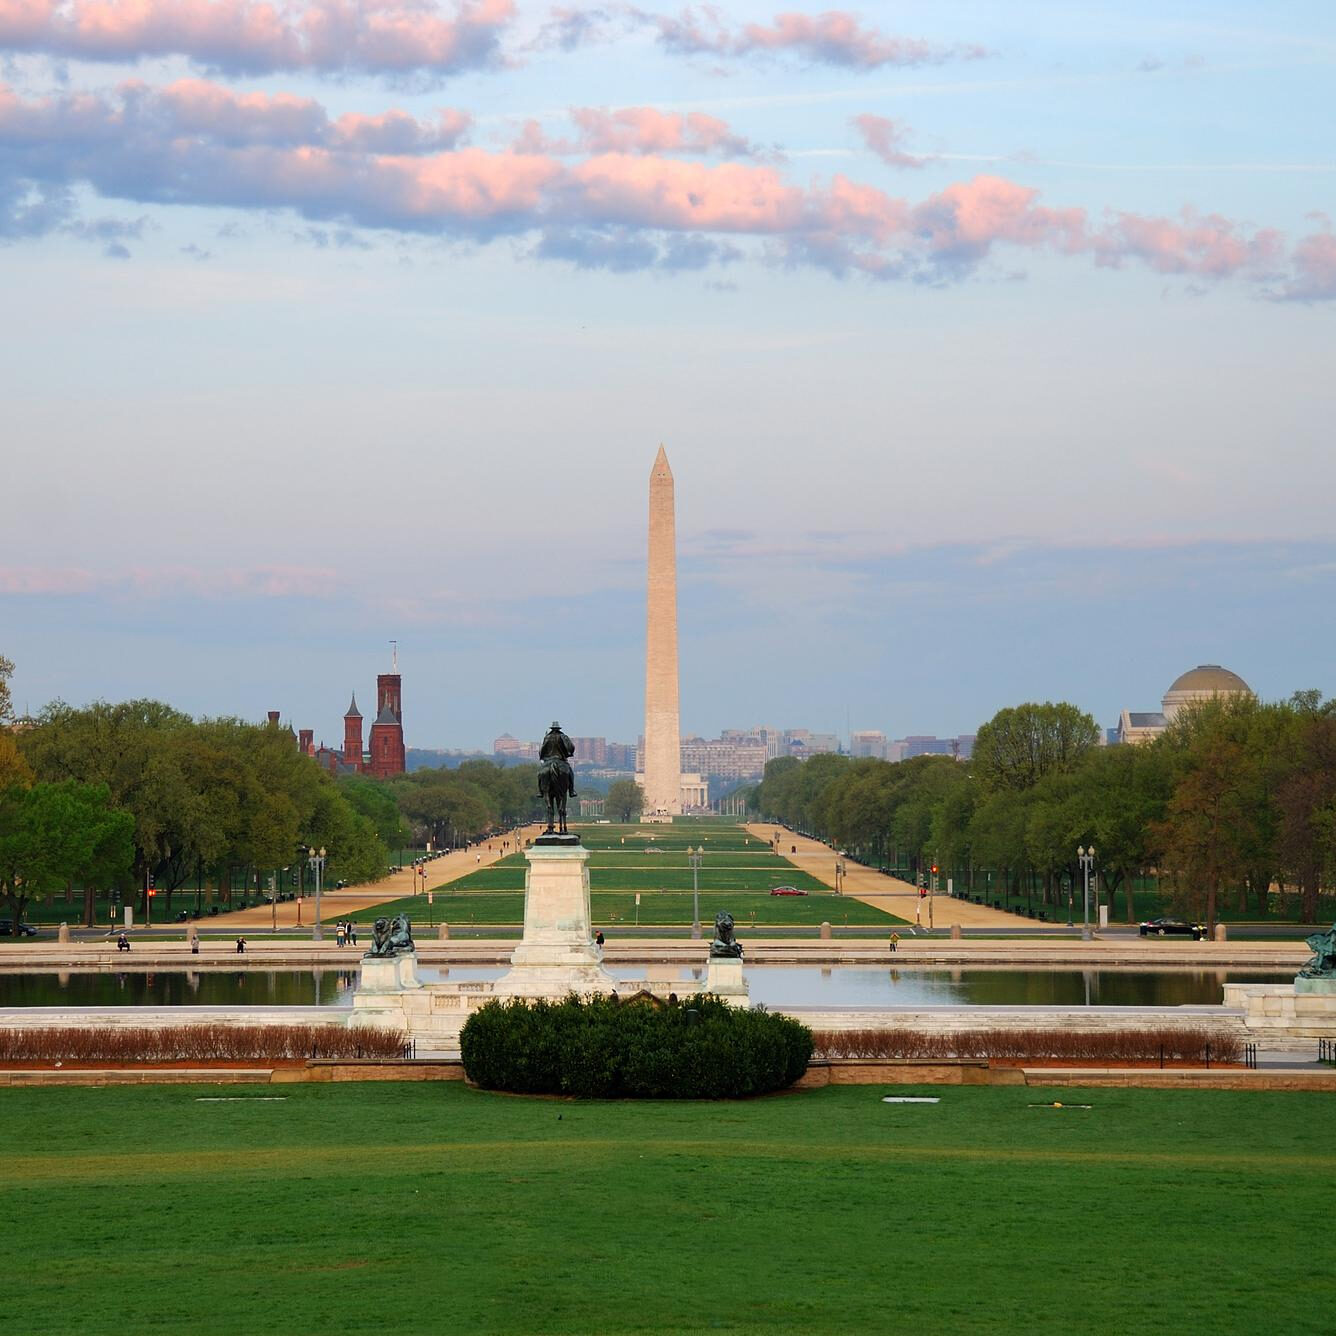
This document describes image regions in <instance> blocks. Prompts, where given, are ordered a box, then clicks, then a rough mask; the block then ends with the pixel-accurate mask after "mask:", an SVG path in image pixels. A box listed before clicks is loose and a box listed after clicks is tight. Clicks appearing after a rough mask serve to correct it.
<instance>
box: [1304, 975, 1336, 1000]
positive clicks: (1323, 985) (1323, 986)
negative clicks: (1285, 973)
mask: <svg viewBox="0 0 1336 1336" xmlns="http://www.w3.org/2000/svg"><path fill="white" fill-rule="evenodd" d="M1294 991H1295V992H1296V993H1310V994H1313V995H1315V996H1317V997H1336V979H1306V978H1304V976H1303V975H1302V974H1300V975H1298V976H1297V977H1296V978H1295V980H1294Z"/></svg>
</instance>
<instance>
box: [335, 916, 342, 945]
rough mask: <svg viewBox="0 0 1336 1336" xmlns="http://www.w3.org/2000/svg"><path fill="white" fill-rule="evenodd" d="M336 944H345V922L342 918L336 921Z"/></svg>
mask: <svg viewBox="0 0 1336 1336" xmlns="http://www.w3.org/2000/svg"><path fill="white" fill-rule="evenodd" d="M334 945H335V946H342V945H343V922H342V920H340V921H339V922H338V923H336V924H335V925H334Z"/></svg>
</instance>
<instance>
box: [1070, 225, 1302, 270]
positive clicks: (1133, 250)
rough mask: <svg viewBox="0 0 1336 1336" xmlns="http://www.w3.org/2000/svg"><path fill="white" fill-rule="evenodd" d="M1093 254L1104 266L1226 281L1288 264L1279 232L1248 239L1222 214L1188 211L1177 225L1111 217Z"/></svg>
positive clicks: (1262, 232) (1248, 236)
mask: <svg viewBox="0 0 1336 1336" xmlns="http://www.w3.org/2000/svg"><path fill="white" fill-rule="evenodd" d="M1094 249H1095V256H1096V262H1097V263H1099V264H1111V265H1119V264H1122V263H1123V262H1124V261H1125V260H1129V259H1139V260H1141V261H1142V262H1143V263H1145V264H1147V265H1149V266H1150V267H1151V268H1152V269H1154V270H1156V271H1157V272H1158V273H1162V274H1199V275H1202V276H1204V277H1207V278H1225V277H1228V276H1229V275H1231V274H1235V273H1238V272H1239V271H1241V270H1256V271H1259V272H1260V271H1262V270H1264V269H1266V268H1268V267H1270V266H1272V265H1275V264H1276V263H1277V262H1279V261H1280V260H1281V259H1282V258H1283V253H1284V243H1283V240H1282V238H1281V236H1280V234H1279V233H1278V232H1275V231H1271V230H1269V229H1263V230H1262V231H1259V232H1252V233H1249V232H1248V231H1247V230H1246V229H1245V228H1244V227H1243V226H1242V225H1240V224H1238V223H1235V222H1233V221H1231V220H1230V219H1228V218H1222V217H1221V216H1220V215H1219V214H1205V215H1202V214H1198V213H1197V212H1195V211H1194V210H1192V209H1184V210H1183V212H1182V213H1181V214H1180V216H1179V217H1178V218H1177V219H1172V218H1145V217H1140V216H1138V215H1136V214H1130V213H1112V214H1111V215H1110V221H1109V222H1108V224H1107V225H1106V227H1105V228H1104V229H1103V231H1102V233H1101V234H1100V235H1099V236H1098V237H1097V238H1096V239H1095V241H1094Z"/></svg>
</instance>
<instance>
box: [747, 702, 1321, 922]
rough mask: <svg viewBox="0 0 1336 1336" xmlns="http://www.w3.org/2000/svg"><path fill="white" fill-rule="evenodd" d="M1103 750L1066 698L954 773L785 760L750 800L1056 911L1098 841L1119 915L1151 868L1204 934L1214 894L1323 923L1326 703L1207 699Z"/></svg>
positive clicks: (1010, 724) (1036, 712)
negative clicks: (1282, 905) (1290, 900)
mask: <svg viewBox="0 0 1336 1336" xmlns="http://www.w3.org/2000/svg"><path fill="white" fill-rule="evenodd" d="M1098 741H1099V730H1098V727H1097V725H1096V724H1095V721H1094V720H1093V719H1091V718H1090V716H1089V715H1086V714H1083V713H1082V712H1081V711H1080V710H1078V709H1077V708H1076V707H1075V706H1072V705H1067V704H1057V705H1054V704H1043V705H1021V706H1017V707H1014V708H1012V709H1006V710H1003V711H1001V712H1000V713H999V714H998V715H996V716H995V717H994V718H993V719H992V720H990V721H989V722H988V723H987V724H985V725H984V726H983V727H981V728H980V730H979V734H978V738H977V740H976V744H975V751H974V756H973V758H972V760H971V761H970V762H968V763H966V764H961V763H959V762H956V761H954V760H952V759H950V758H948V757H935V756H921V757H915V758H913V759H912V760H909V761H903V762H899V763H894V764H893V763H888V762H885V761H878V760H850V759H849V758H847V757H843V756H814V757H812V758H811V759H810V760H808V761H805V762H802V763H799V762H798V761H796V760H794V759H792V758H787V757H781V758H779V759H778V760H774V761H771V762H770V763H769V764H768V765H767V766H766V770H765V778H764V780H763V781H762V783H761V784H760V785H759V786H758V788H757V790H756V791H755V794H754V796H753V805H754V806H755V808H756V809H757V810H758V811H760V812H761V813H763V814H764V815H766V816H770V817H773V818H775V819H777V820H780V821H783V822H785V823H786V824H788V825H791V826H795V827H798V828H800V829H803V830H807V831H810V832H812V833H813V834H817V835H820V836H822V837H823V838H827V839H829V840H831V841H832V842H834V843H836V844H838V845H841V846H844V847H847V848H850V849H852V850H855V851H856V852H858V853H859V854H860V856H862V857H864V858H865V859H866V860H867V861H875V862H878V863H881V864H887V863H889V864H890V865H892V866H895V867H902V866H905V865H906V864H907V865H908V868H909V870H910V872H911V873H917V872H918V871H919V870H920V868H922V867H924V866H927V865H930V864H932V863H938V864H940V865H942V866H945V867H949V868H952V869H959V870H962V872H963V875H964V877H965V878H966V880H967V882H968V884H969V885H971V886H975V885H976V884H979V883H978V879H979V877H980V876H981V874H982V873H983V872H985V871H988V872H991V873H992V874H993V876H994V877H995V878H996V884H998V885H1007V886H1010V887H1012V888H1019V886H1020V885H1021V884H1022V883H1024V884H1026V885H1028V884H1030V883H1031V881H1032V880H1033V882H1034V883H1035V884H1036V885H1038V887H1039V888H1040V893H1041V894H1042V895H1043V896H1044V897H1045V899H1046V900H1048V901H1050V902H1052V901H1053V900H1055V899H1056V898H1057V896H1058V894H1059V888H1060V886H1061V884H1062V882H1063V880H1064V879H1070V882H1069V884H1075V882H1076V880H1077V878H1078V877H1079V873H1080V869H1079V865H1078V860H1077V856H1076V850H1077V848H1078V846H1081V845H1089V844H1093V845H1094V846H1095V847H1096V849H1097V851H1098V863H1099V869H1100V872H1101V874H1102V876H1103V878H1104V881H1105V884H1106V886H1107V887H1108V888H1109V890H1110V891H1111V892H1112V893H1114V894H1117V893H1118V892H1119V891H1120V890H1121V892H1122V894H1123V896H1124V898H1125V908H1126V914H1127V917H1128V919H1129V921H1130V920H1131V919H1133V918H1134V917H1135V909H1134V906H1133V899H1132V891H1133V883H1134V881H1135V880H1136V879H1137V878H1139V877H1143V876H1146V875H1149V874H1151V873H1154V874H1157V875H1159V876H1161V877H1162V878H1164V879H1165V880H1166V882H1167V884H1168V887H1169V889H1170V892H1171V895H1172V899H1173V902H1174V904H1175V905H1176V907H1178V908H1179V909H1181V910H1183V911H1184V912H1187V913H1191V914H1193V915H1194V916H1199V917H1202V918H1204V919H1205V920H1206V921H1207V922H1208V924H1211V925H1212V926H1213V925H1214V923H1215V921H1216V918H1217V916H1218V913H1219V910H1220V907H1221V905H1222V904H1223V903H1224V902H1225V900H1224V898H1225V897H1230V900H1231V903H1232V904H1233V906H1234V907H1235V908H1236V909H1237V910H1239V911H1240V912H1247V911H1249V910H1250V909H1254V910H1255V911H1256V912H1257V913H1259V914H1263V915H1264V914H1266V913H1267V911H1268V904H1269V901H1268V891H1269V889H1270V888H1271V887H1272V886H1273V885H1277V884H1278V885H1279V886H1281V887H1283V888H1285V889H1292V890H1294V891H1295V892H1297V894H1298V895H1299V896H1300V900H1301V904H1300V909H1301V914H1302V916H1303V918H1304V919H1305V921H1309V922H1312V921H1315V920H1316V919H1317V917H1318V909H1319V904H1318V898H1319V894H1320V893H1321V892H1322V891H1323V890H1326V889H1330V888H1331V887H1332V886H1333V884H1336V702H1331V701H1328V702H1326V703H1323V701H1322V698H1321V694H1320V693H1318V692H1301V693H1299V694H1297V695H1295V696H1294V697H1292V698H1291V699H1290V700H1288V701H1285V702H1282V703H1278V704H1262V703H1260V702H1258V701H1256V700H1254V699H1253V698H1251V697H1241V698H1236V699H1230V700H1220V701H1209V702H1203V703H1201V704H1199V705H1197V706H1196V707H1194V708H1190V709H1187V710H1185V711H1182V712H1180V714H1179V715H1178V716H1177V717H1176V718H1175V719H1174V721H1173V723H1172V724H1171V726H1170V727H1169V728H1168V729H1167V730H1166V731H1165V733H1164V734H1163V735H1161V736H1160V737H1159V738H1157V739H1156V740H1155V741H1154V742H1152V743H1150V744H1149V745H1143V746H1123V747H1101V746H1099V745H1098Z"/></svg>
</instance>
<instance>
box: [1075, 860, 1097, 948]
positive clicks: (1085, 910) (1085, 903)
mask: <svg viewBox="0 0 1336 1336" xmlns="http://www.w3.org/2000/svg"><path fill="white" fill-rule="evenodd" d="M1076 858H1077V861H1078V862H1079V863H1080V864H1081V869H1082V871H1083V872H1084V873H1085V892H1084V894H1083V895H1082V897H1081V907H1082V914H1083V921H1082V925H1081V940H1082V941H1083V942H1088V941H1089V940H1090V869H1091V868H1092V867H1093V866H1094V864H1095V846H1094V845H1093V844H1092V845H1091V846H1090V848H1089V849H1086V848H1084V847H1083V846H1081V845H1077V847H1076Z"/></svg>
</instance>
